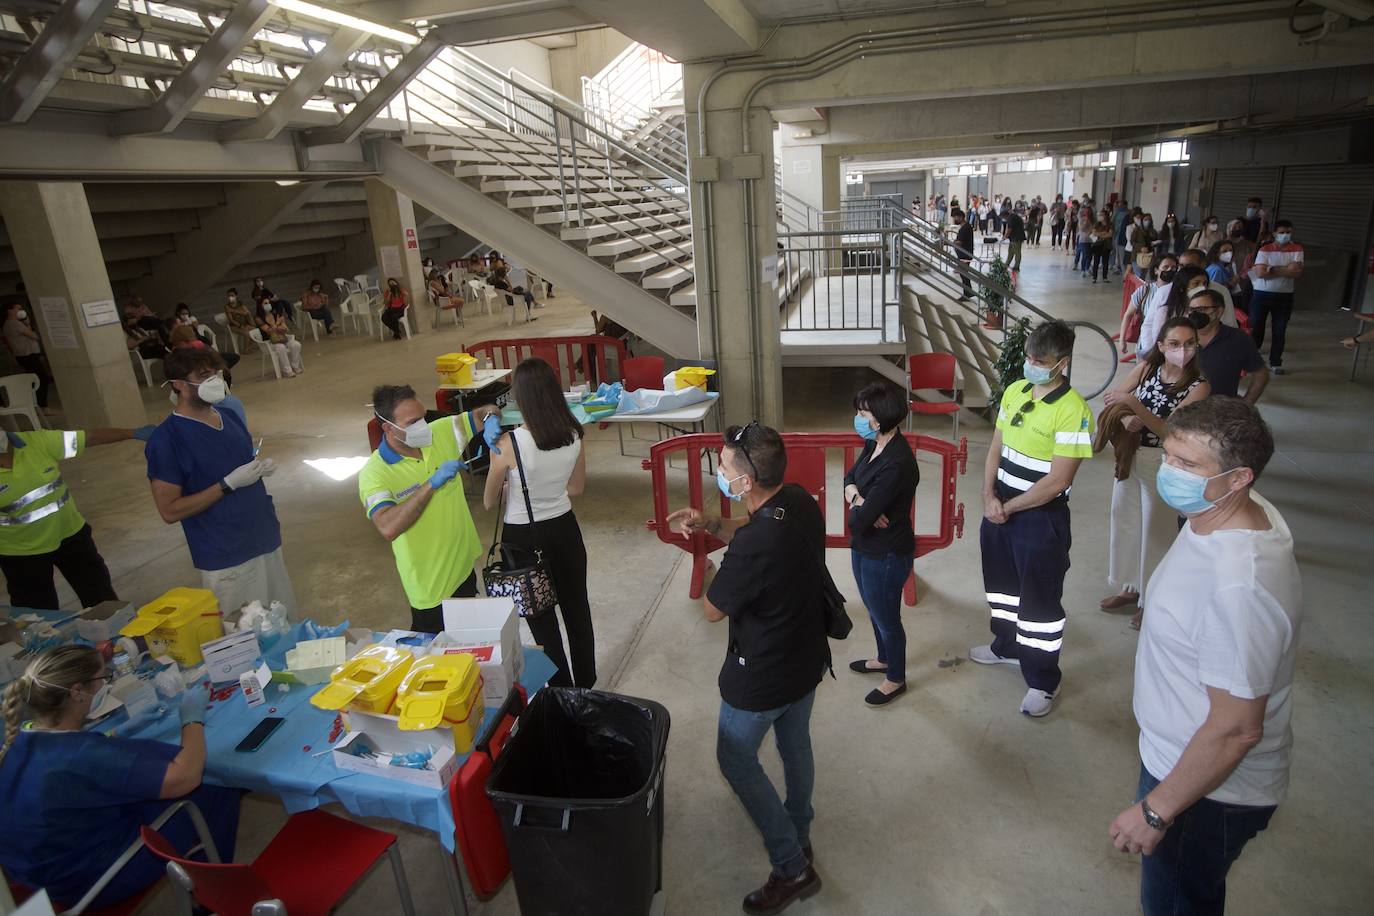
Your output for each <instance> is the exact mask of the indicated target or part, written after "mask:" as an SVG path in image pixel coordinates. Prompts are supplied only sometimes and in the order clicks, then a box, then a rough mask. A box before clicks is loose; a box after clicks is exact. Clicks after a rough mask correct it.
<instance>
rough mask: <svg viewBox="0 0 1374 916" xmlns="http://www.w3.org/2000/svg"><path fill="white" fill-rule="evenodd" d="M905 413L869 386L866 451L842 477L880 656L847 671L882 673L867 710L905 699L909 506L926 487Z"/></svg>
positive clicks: (865, 393) (902, 396) (903, 406)
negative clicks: (905, 424) (922, 485)
mask: <svg viewBox="0 0 1374 916" xmlns="http://www.w3.org/2000/svg"><path fill="white" fill-rule="evenodd" d="M907 410H908V407H907V399H906V392H904V391H902V390H901V389H899V388H897V387H896V386H894V385H891V384H889V383H887V382H874V383H873V384H871V385H866V386H864V388H862V389H861V390H860V391H859V393H858V394H856V395H855V396H854V431H855V432H857V433H858V434H859V435H860V436H862V437H863V439H864V447H863V450H862V451H861V452H859V457H858V458H857V459H855V461H854V464H853V466H852V467H850V469H849V470H848V472H846V473H845V475H844V501H845V504H846V505H847V506H848V507H849V559H850V564H851V565H852V566H853V569H854V582H855V584H856V585H858V587H859V597H860V599H862V601H863V603H864V607H865V608H867V609H868V617H869V619H870V620H871V621H872V623H873V639H874V641H875V642H876V643H877V647H878V652H877V657H876V658H872V659H859V660H858V661H853V662H850V663H849V670H851V671H855V672H858V673H859V674H882V675H883V682H882V683H881V684H879V685H878V686H877V687H874V688H873V689H872V690H871V691H869V693H868V696H866V697H864V702H865V703H867V704H868V705H869V706H885V705H887V704H888V703H891V702H892V701H893V700H895V699H896V698H897V697H899V696H901V695H902V694H904V693H906V630H905V629H904V628H903V627H902V590H903V589H904V588H905V587H906V580H907V578H908V577H909V576H910V575H911V564H912V561H913V560H914V559H915V557H916V532H915V531H914V530H913V529H912V527H911V507H912V504H913V503H914V502H915V500H916V487H917V485H918V484H919V483H920V482H921V471H920V468H919V467H918V466H917V464H916V456H915V455H914V454H913V453H912V451H911V444H910V443H909V442H907V440H906V437H905V436H903V435H902V421H903V420H905V419H906V415H907Z"/></svg>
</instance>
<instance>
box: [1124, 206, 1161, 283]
mask: <svg viewBox="0 0 1374 916" xmlns="http://www.w3.org/2000/svg"><path fill="white" fill-rule="evenodd" d="M1154 225H1155V219H1154V215H1153V214H1150V213H1142V214H1141V215H1140V216H1139V217H1137V218H1136V221H1135V226H1134V228H1132V229H1131V230H1130V234H1129V239H1130V243H1131V258H1132V264H1131V269H1132V270H1134V271H1135V275H1136V276H1137V277H1139V278H1140V279H1142V280H1144V279H1145V275H1146V272H1147V271H1148V270H1149V269H1150V267H1151V266H1152V265H1153V264H1154V262H1156V261H1158V260H1159V259H1160V257H1161V255H1160V254H1159V252H1158V250H1157V248H1156V243H1157V242H1158V241H1159V233H1158V232H1156V231H1155V228H1154Z"/></svg>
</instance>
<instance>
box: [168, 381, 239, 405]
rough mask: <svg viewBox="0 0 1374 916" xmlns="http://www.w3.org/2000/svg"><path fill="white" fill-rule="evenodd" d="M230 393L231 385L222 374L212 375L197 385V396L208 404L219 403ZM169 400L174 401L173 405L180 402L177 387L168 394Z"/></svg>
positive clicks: (187, 382) (188, 382)
mask: <svg viewBox="0 0 1374 916" xmlns="http://www.w3.org/2000/svg"><path fill="white" fill-rule="evenodd" d="M186 384H188V385H190V384H193V383H192V382H190V381H186ZM228 394H229V386H228V385H226V384H225V383H224V376H222V375H218V374H216V375H212V376H210V377H209V378H207V379H206V380H205V381H203V382H200V383H199V384H197V385H196V396H197V397H198V398H200V399H201V400H202V401H204V402H205V403H207V404H218V403H219V402H220V401H223V400H224V399H225V398H226V397H227V396H228ZM168 400H169V401H171V402H172V406H173V407H175V406H176V405H177V404H178V403H180V398H179V397H178V396H177V391H176V388H175V387H173V388H172V393H171V394H170V395H169V396H168Z"/></svg>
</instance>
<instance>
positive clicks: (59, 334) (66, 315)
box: [38, 296, 81, 350]
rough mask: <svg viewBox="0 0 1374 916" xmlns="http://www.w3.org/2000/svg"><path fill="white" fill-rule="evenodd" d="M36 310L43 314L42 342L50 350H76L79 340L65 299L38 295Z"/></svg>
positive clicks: (79, 344)
mask: <svg viewBox="0 0 1374 916" xmlns="http://www.w3.org/2000/svg"><path fill="white" fill-rule="evenodd" d="M38 311H39V312H40V313H41V314H42V315H43V330H44V332H45V333H44V338H45V339H44V341H43V342H44V343H45V344H46V345H47V346H48V348H49V349H52V350H77V349H80V348H81V342H80V341H79V340H78V339H77V337H76V328H75V327H74V326H73V325H72V313H71V311H70V310H69V309H68V308H67V300H66V299H63V298H61V297H60V296H54V297H47V296H40V297H39V299H38Z"/></svg>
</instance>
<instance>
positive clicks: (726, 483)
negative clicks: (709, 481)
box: [716, 465, 744, 502]
mask: <svg viewBox="0 0 1374 916" xmlns="http://www.w3.org/2000/svg"><path fill="white" fill-rule="evenodd" d="M743 477H744V475H743V474H741V475H739V477H730V478H727V477H726V476H725V472H724V471H722V470H721V469H720V466H719V465H717V466H716V486H717V487H718V488H720V492H721V494H722V495H723V496H725V497H726V498H728V499H733V500H734V501H735V502H739V501H740V500H741V499H744V494H743V493H731V492H730V484H732V483H734V482H735V481H736V480H739V479H741V478H743Z"/></svg>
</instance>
